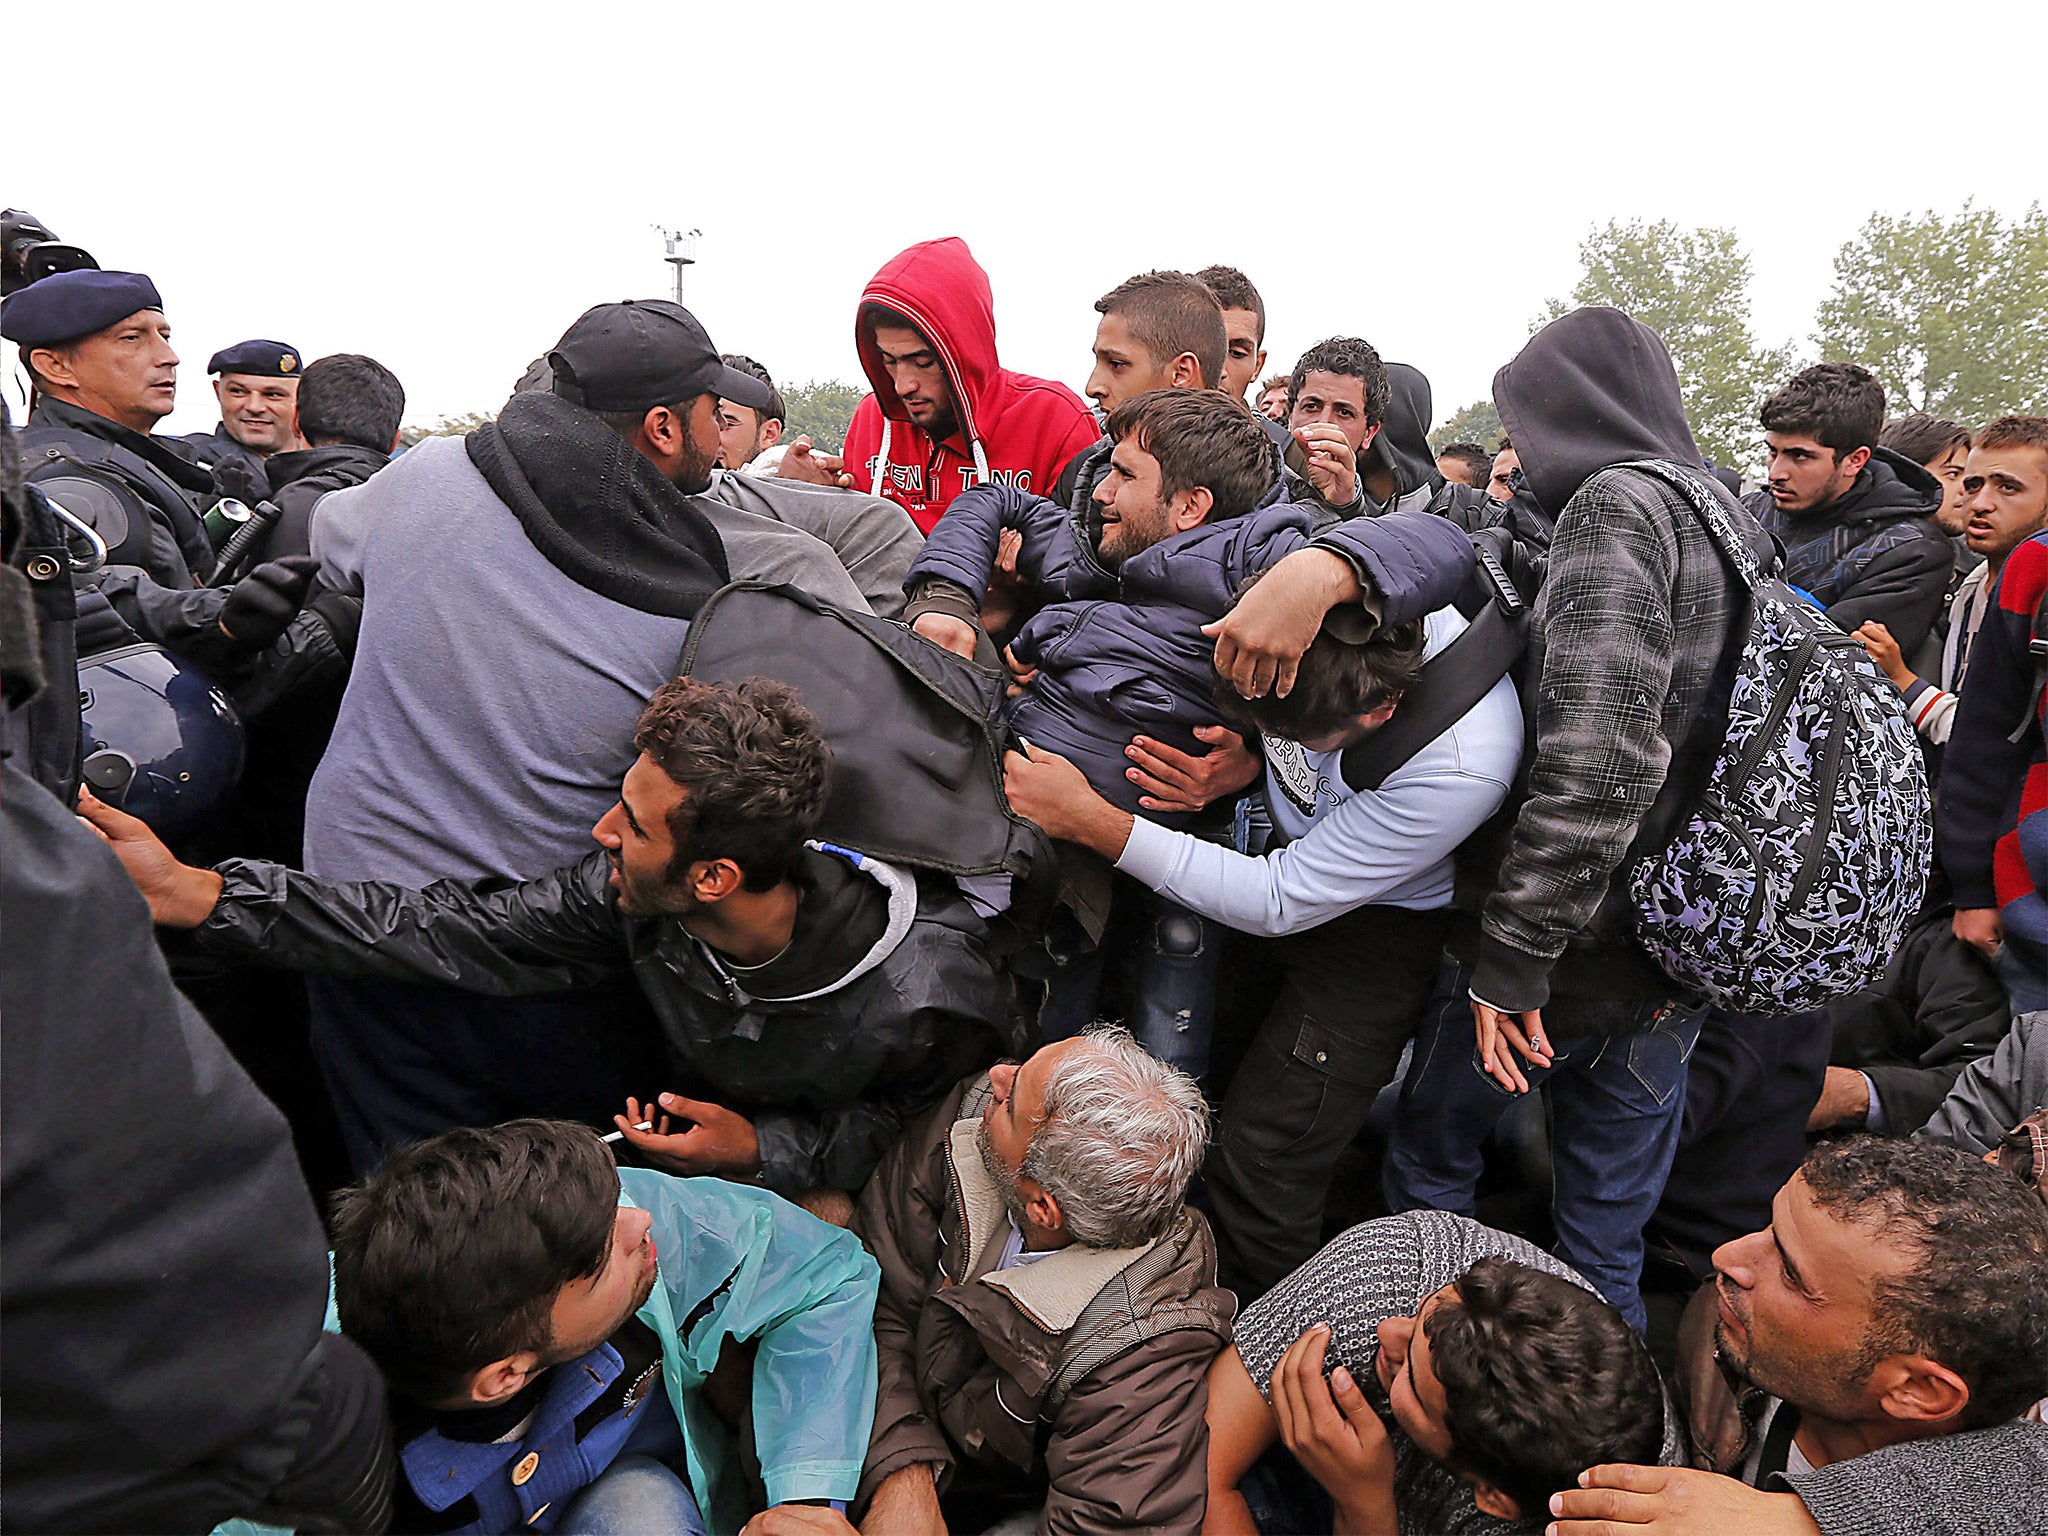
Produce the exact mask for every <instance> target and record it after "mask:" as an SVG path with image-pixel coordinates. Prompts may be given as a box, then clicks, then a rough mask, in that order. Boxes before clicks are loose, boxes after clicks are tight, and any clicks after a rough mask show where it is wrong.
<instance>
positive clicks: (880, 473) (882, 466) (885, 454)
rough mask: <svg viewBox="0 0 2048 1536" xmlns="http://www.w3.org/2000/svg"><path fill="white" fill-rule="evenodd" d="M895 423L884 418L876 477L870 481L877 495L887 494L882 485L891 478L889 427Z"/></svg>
mask: <svg viewBox="0 0 2048 1536" xmlns="http://www.w3.org/2000/svg"><path fill="white" fill-rule="evenodd" d="M894 425H895V423H893V422H892V421H890V420H889V418H888V417H887V416H884V417H883V418H882V446H881V447H880V448H879V449H877V450H876V452H875V477H874V478H873V479H872V480H870V481H869V482H868V485H869V486H870V487H871V488H872V489H873V492H874V494H875V495H877V496H881V495H885V494H886V492H884V491H883V489H882V487H883V486H884V485H885V484H887V483H888V479H889V429H890V428H891V427H892V426H894Z"/></svg>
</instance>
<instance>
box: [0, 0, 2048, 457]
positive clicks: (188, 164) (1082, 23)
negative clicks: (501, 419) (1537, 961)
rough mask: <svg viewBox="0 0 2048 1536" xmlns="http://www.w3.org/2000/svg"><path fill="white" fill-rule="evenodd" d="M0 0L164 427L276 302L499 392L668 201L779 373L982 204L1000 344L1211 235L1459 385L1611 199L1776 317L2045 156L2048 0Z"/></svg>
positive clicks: (1298, 296) (1231, 255) (1052, 337)
mask: <svg viewBox="0 0 2048 1536" xmlns="http://www.w3.org/2000/svg"><path fill="white" fill-rule="evenodd" d="M10 12H11V13H10V16H9V19H8V22H7V24H6V41H5V47H6V54H7V57H8V59H9V69H8V75H9V79H10V80H11V82H12V91H13V97H14V100H15V103H16V106H17V108H21V107H23V106H24V105H25V104H26V97H25V95H24V93H25V92H27V91H29V90H31V89H35V90H39V91H42V92H45V93H46V95H45V96H44V97H43V99H41V100H40V101H39V103H38V105H37V108H36V110H35V112H34V114H33V122H34V128H33V130H30V129H29V128H28V127H27V122H28V121H29V115H28V114H27V113H25V112H21V111H18V112H17V117H16V131H15V133H14V134H13V135H11V138H12V142H13V145H14V147H15V149H16V153H15V154H13V155H10V156H9V157H8V158H9V162H10V163H9V164H8V167H7V171H8V174H7V175H6V177H5V178H4V182H5V184H4V187H0V202H6V203H9V204H13V205H15V206H18V207H25V208H27V209H29V210H30V211H32V212H33V213H35V214H36V215H37V216H38V217H40V218H41V219H42V220H43V221H44V222H46V223H48V224H50V225H51V226H52V227H54V228H55V229H56V230H57V232H58V233H59V234H60V235H61V236H62V237H64V238H66V239H68V240H72V241H75V242H78V243H80V244H83V245H86V246H87V247H89V248H90V249H91V250H92V251H93V252H94V253H95V254H96V255H97V256H98V257H99V259H100V261H101V263H102V264H103V265H105V266H109V267H128V268H133V269H137V270H141V271H145V272H148V273H150V274H151V275H152V276H153V277H154V278H155V279H156V282H157V284H158V286H159V288H160V289H161V290H162V292H163V294H164V298H165V303H166V307H167V310H168V313H169V315H170V318H171V320H172V323H173V325H174V327H175V341H176V344H177V345H178V347H179V350H180V352H181V354H182V356H183V358H184V369H183V372H182V374H181V388H180V392H179V405H178V410H177V414H176V415H175V416H174V417H173V418H172V420H171V422H170V423H169V425H170V427H171V428H173V429H175V430H181V431H182V430H193V429H200V428H204V427H206V426H208V425H210V424H211V422H212V421H213V419H214V416H213V413H212V410H211V396H210V395H209V393H208V391H207V388H206V380H205V375H204V369H205V363H206V358H207V356H208V354H209V353H211V352H212V351H213V350H214V349H215V348H217V347H220V346H223V345H226V344H228V343H230V342H234V341H239V340H242V339H244V338H247V337H251V336H270V337H276V338H278V339H280V340H284V341H287V342H290V343H291V344H293V345H295V346H297V347H299V348H300V349H301V350H302V351H303V352H304V354H305V355H306V356H307V357H308V358H313V357H318V356H320V355H321V354H323V353H327V352H335V351H358V352H368V353H370V354H371V355H373V356H375V357H377V358H379V359H381V360H382V361H384V362H385V363H387V364H388V365H390V366H391V367H392V368H393V369H394V370H396V371H397V373H398V375H399V377H400V378H401V379H402V380H403V381H404V383H405V386H406V390H407V394H408V397H409V399H408V408H407V419H408V420H410V421H416V422H423V421H428V420H431V419H433V418H435V417H438V416H441V415H446V414H454V413H458V412H463V411H471V410H484V409H494V408H495V407H496V406H497V405H498V404H499V403H501V402H502V400H503V398H504V396H505V395H506V393H507V392H508V390H509V388H510V386H511V383H512V381H513V379H514V378H515V377H516V376H517V375H518V373H519V372H520V370H521V369H522V368H523V367H524V366H525V364H526V363H527V361H528V360H529V359H531V358H532V357H533V356H535V355H536V354H537V353H540V352H542V351H545V350H546V349H547V347H548V346H549V345H550V344H551V343H552V342H553V340H554V338H555V337H556V336H557V335H559V334H560V332H561V330H562V329H563V327H564V326H565V325H567V324H568V322H569V321H570V320H572V319H574V318H575V316H576V315H577V314H579V313H580V312H581V311H582V310H583V309H584V308H586V307H587V306H589V305H590V304H592V303H596V302H600V301H603V300H607V299H620V298H628V297H643V296H651V295H660V294H663V293H665V292H666V282H667V268H666V267H665V266H664V265H663V264H662V261H661V254H662V248H661V242H660V239H659V237H658V236H657V235H656V234H655V232H654V230H653V229H652V228H651V227H650V226H652V225H654V224H655V223H657V222H661V223H668V224H680V225H681V226H683V227H685V228H687V227H690V226H696V227H699V228H701V229H702V230H703V231H704V240H703V244H702V249H701V263H700V265H699V266H698V267H697V268H695V269H694V272H693V274H692V276H691V278H690V281H689V286H688V289H687V292H686V300H687V302H688V303H689V304H690V306H691V307H692V308H693V309H694V310H695V311H696V312H697V314H698V315H699V317H700V318H702V319H703V321H704V322H705V324H706V326H707V327H708V328H709V330H710V332H711V335H712V337H713V339H714V340H715V341H716V342H717V343H718V344H719V345H720V346H721V347H723V348H726V349H728V350H733V351H743V352H748V353H751V354H753V355H754V356H755V357H758V358H759V359H761V360H762V361H763V362H764V363H766V364H767V365H768V367H769V368H770V369H771V370H772V371H773V372H774V373H775V375H776V376H777V378H778V379H788V380H793V381H794V380H802V379H805V378H809V377H829V376H837V377H840V378H843V379H847V380H849V381H852V380H857V379H858V378H859V365H858V363H857V362H856V361H855V358H854V355H853V347H852V341H851V334H852V321H853V309H854V303H855V300H856V299H857V297H858V295H859V293H860V290H861V287H862V285H863V283H864V282H865V281H866V279H867V278H868V277H869V276H870V275H871V274H872V273H873V272H874V270H875V269H876V268H877V267H878V266H880V265H881V263H882V262H883V261H884V260H886V259H887V258H888V257H889V256H890V255H892V254H893V253H894V252H896V251H897V250H899V249H901V248H902V247H904V246H906V245H908V244H910V243H912V242H914V241H917V240H923V239H928V238H931V237H934V236H940V235H961V236H964V237H965V238H966V239H967V241H968V242H969V244H970V245H971V246H972V247H973V249H974V252H975V254H976V256H977V257H979V258H980V260H981V262H982V264H983V265H984V266H985V267H986V268H987V269H988V271H989V274H990V276H991V278H992V280H993V283H994V286H995V294H996V322H997V336H998V341H999V344H1000V347H1001V351H1002V356H1003V361H1004V363H1005V364H1006V365H1007V366H1009V367H1012V368H1020V369H1023V370H1025V371H1027V372H1032V373H1041V374H1046V375H1050V376H1052V377H1055V378H1059V379H1063V380H1065V381H1066V382H1068V383H1070V384H1072V385H1074V386H1075V387H1076V388H1078V387H1079V386H1080V385H1081V383H1082V382H1083V380H1084V379H1085V377H1086V373H1087V367H1088V350H1087V349H1088V342H1089V339H1090V337H1091V336H1092V334H1093V329H1094V319H1095V317H1094V315H1093V313H1092V312H1091V310H1090V305H1091V304H1092V303H1093V301H1094V300H1095V298H1096V297H1097V296H1098V295H1099V294H1101V293H1102V292H1104V291H1105V290H1107V289H1108V288H1110V287H1112V286H1114V285H1115V284H1116V283H1117V282H1119V281H1121V280H1122V279H1123V278H1124V277H1126V276H1128V275H1129V274H1130V273H1132V272H1134V271H1139V270H1142V269H1144V268H1147V267H1168V266H1177V267H1184V268H1188V269H1193V268H1196V267H1200V266H1203V265H1206V264H1207V263H1209V262H1212V261H1223V262H1229V263H1231V264H1234V265H1236V266H1239V267H1242V268H1243V269H1244V270H1245V271H1246V272H1247V273H1249V274H1250V275H1251V277H1252V279H1253V281H1254V282H1256V283H1257V284H1258V285H1259V287H1260V289H1261V290H1262V291H1263V292H1264V294H1265V296H1266V302H1267V306H1268V309H1269V312H1270V316H1271V328H1270V334H1269V336H1268V346H1269V348H1270V350H1271V353H1272V364H1273V366H1275V367H1278V366H1282V365H1284V364H1286V363H1288V362H1290V361H1291V360H1292V358H1293V357H1294V356H1295V355H1296V354H1297V353H1298V352H1299V351H1300V350H1301V349H1302V348H1304V347H1305V346H1307V345H1308V344H1309V343H1310V342H1313V341H1315V340H1317V339H1318V338H1320V337H1322V336H1325V335H1330V334H1335V333H1339V332H1347V333H1353V334H1357V335H1362V336H1364V337H1366V338H1368V339H1369V340H1371V341H1372V342H1373V343H1374V344H1375V345H1376V346H1378V347H1379V349H1380V351H1381V352H1382V353H1384V354H1385V355H1386V356H1388V357H1390V358H1397V359H1400V360H1403V361H1407V362H1412V363H1415V364H1417V365H1419V366H1420V367H1421V368H1423V369H1424V371H1426V372H1427V373H1428V374H1429V375H1430V377H1431V379H1432V380H1433V381H1434V383H1435V388H1436V402H1437V414H1438V418H1439V420H1441V419H1442V418H1443V417H1445V416H1447V415H1448V414H1449V413H1450V412H1451V411H1453V410H1455V409H1456V408H1457V407H1459V406H1460V405H1463V404H1465V403H1466V402H1468V401H1470V400H1472V399H1474V398H1475V397H1477V396H1479V395H1482V394H1484V393H1486V392H1487V390H1488V388H1489V385H1490V382H1491V379H1492V375H1493V371H1494V369H1495V368H1496V367H1497V366H1498V365H1499V364H1500V363H1501V362H1503V361H1505V360H1506V359H1507V358H1508V357H1509V356H1511V355H1512V353H1513V352H1514V350H1515V348H1516V347H1517V346H1519V344H1520V343H1521V341H1522V340H1523V339H1524V337H1525V335H1526V333H1527V328H1528V323H1529V321H1530V319H1531V317H1532V316H1534V315H1536V314H1537V313H1538V312H1539V311H1540V310H1541V308H1542V305H1543V302H1544V300H1545V299H1547V298H1549V297H1551V296H1552V295H1559V294H1563V293H1564V292H1566V291H1567V290H1568V289H1569V288H1570V286H1571V284H1572V283H1573V281H1574V280H1575V279H1576V277H1577V274H1578V263H1577V258H1576V251H1577V246H1578V243H1579V241H1580V239H1581V238H1582V237H1583V236H1584V235H1585V233H1586V231H1587V229H1588V227H1589V226H1591V225H1592V224H1594V223H1596V222H1598V221H1601V220H1604V219H1607V218H1615V217H1619V218H1627V217H1633V216H1641V217H1646V218H1671V219H1674V220H1677V221H1679V222H1680V223H1683V224H1728V225H1733V226H1734V227H1735V228H1736V229H1737V230H1738V231H1739V232H1740V234H1741V236H1742V239H1743V240H1744V242H1745V243H1746V245H1747V247H1748V249H1749V251H1750V252H1751V254H1752V255H1753V257H1754V259H1755V265H1756V282H1755V285H1754V288H1753V297H1754V300H1755V319H1756V322H1757V328H1758V331H1759V333H1760V334H1761V336H1762V338H1763V339H1764V340H1766V341H1770V342H1777V341H1783V340H1786V339H1789V338H1795V337H1796V338H1802V339H1803V338H1804V337H1805V335H1806V333H1807V332H1808V331H1809V330H1810V329H1811V325H1812V316H1813V311H1814V307H1815V305H1816V304H1817V303H1818V301H1819V300H1820V299H1821V297H1822V296H1823V295H1824V294H1825V292H1826V290H1827V287H1828V282H1829V275H1830V267H1829V263H1830V260H1831V258H1832V257H1833V255H1834V252H1835V250H1836V249H1837V248H1838V246H1839V245H1840V244H1841V242H1842V241H1843V240H1845V239H1847V238H1848V237H1849V236H1850V235H1852V234H1853V233H1854V232H1855V230H1856V229H1857V227H1858V226H1859V225H1860V224H1861V223H1862V222H1863V220H1864V219H1865V218H1866V217H1868V215H1869V214H1870V213H1871V212H1872V211H1873V210H1884V211H1886V212H1892V213H1903V212H1915V211H1920V210H1923V209H1927V208H1936V209H1940V210H1943V211H1950V210H1953V209H1955V208H1957V207H1960V206H1961V204H1962V202H1963V200H1964V199H1965V198H1966V197H1974V198H1975V199H1976V201H1977V202H1978V203H1979V204H1980V205H1990V206H1992V207H1995V208H1998V209H1999V210H2001V211H2002V212H2005V213H2006V214H2008V215H2012V214H2017V213H2018V212H2020V211H2021V210H2022V209H2024V208H2025V206H2026V205H2027V204H2028V202H2030V201H2032V200H2034V199H2036V198H2043V199H2048V160H2044V158H2043V156H2042V153H2041V150H2042V146H2043V143H2044V141H2048V94H2044V89H2043V86H2042V60H2043V59H2044V57H2048V5H2042V4H2040V3H2039V0H1986V3H1971V0H1961V3H1953V4H1947V5H1942V6H1938V7H1937V6H1932V5H1926V4H1921V5H1915V6H1912V7H1906V6H1898V7H1887V6H1880V5H1875V4H1869V3H1863V4H1833V3H1828V4H1804V3H1800V0H1780V3H1772V4H1752V3H1746V0H1745V3H1719V4H1679V5H1657V4H1644V3H1635V4H1595V3H1581V4H1541V3H1525V4H1518V5H1495V4H1485V3H1465V4H1460V5H1455V6H1444V5H1428V4H1412V3H1411V4H1403V5H1388V4H1385V3H1371V4H1358V3H1355V0H1352V3H1334V4H1329V5H1307V4H1296V3H1292V0H1273V3H1267V4H1240V5H1233V6H1222V5H1214V4H1205V3H1183V4H1159V5H1136V4H1132V5H1124V4H1117V3H1114V0H1100V3H1092V4H1069V3H1065V0H1057V3H1053V0H1039V3H1032V4H1028V5H1017V6H991V5H939V4H933V3H930V0H925V3H923V4H919V5H914V6H883V5H880V4H876V3H872V0H854V3H839V4H822V5H814V4H810V3H806V0H796V3H769V4H751V5H749V4H731V3H727V4H721V5H718V6H715V7H713V6H706V5H702V4H690V3H683V4H674V3H671V4H639V3H600V0H581V3H574V4H567V5H551V6H545V7H543V6H539V5H533V4H519V3H514V4H508V5H495V6H487V5H454V4H436V3H432V0H419V3H414V4H411V5H395V4H387V3H382V0H358V3H352V4H348V5H345V6H344V5H335V4H327V5H319V4H315V5H294V4H282V3H274V4H271V5H269V6H263V5H251V4H248V3H246V0H244V3H242V4H238V5H233V6H229V5H224V4H211V3H191V0H188V3H184V4H180V5H177V6H169V7H167V6H163V5H146V6H145V5H135V4H129V3H125V0H119V3H108V0H100V3H95V4H92V5H84V4H76V3H74V4H42V5H30V4H26V3H24V4H20V5H16V6H13V7H11V8H10ZM95 49H97V50H99V52H98V53H97V54H95V53H94V50H95ZM38 57H42V58H44V59H46V60H48V59H55V60H61V61H62V62H61V64H60V65H58V66H56V67H52V68H47V69H46V68H36V67H30V66H31V61H32V60H34V59H36V58H38ZM32 82H41V83H40V84H39V85H32Z"/></svg>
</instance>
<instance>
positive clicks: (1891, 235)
mask: <svg viewBox="0 0 2048 1536" xmlns="http://www.w3.org/2000/svg"><path fill="white" fill-rule="evenodd" d="M1814 339H1815V340H1816V341H1817V342H1818V343H1819V344H1820V347H1821V354H1822V356H1823V357H1825V358H1827V359H1828V360H1829V361H1831V362H1851V363H1861V364H1862V365H1863V366H1864V367H1866V368H1868V369H1869V370H1870V371H1871V372H1872V373H1874V374H1876V375H1877V376H1878V378H1879V379H1880V380H1881V381H1882V382H1883V384H1884V388H1885V394H1886V395H1887V396H1888V397H1889V403H1890V407H1891V414H1892V415H1894V416H1904V415H1907V414H1909V413H1911V412H1913V411H1925V412H1927V413H1928V414H1929V415H1933V416H1947V417H1951V418H1953V419H1954V420H1957V421H1961V422H1964V423H1967V424H1969V425H1973V426H1976V425H1982V424H1983V423H1984V422H1987V421H1991V420H1993V419H1995V418H1997V417H1999V416H2009V415H2029V416H2031V415H2039V414H2042V413H2043V412H2044V411H2048V215H2044V214H2043V213H2042V211H2041V205H2040V204H2039V203H2035V204H2034V205H2033V206H2032V207H2030V208H2028V210H2027V211H2026V213H2025V214H2023V215H2022V216H2021V217H2020V218H2019V219H2018V220H2016V221H2015V222H2014V223H2012V224H2010V225H2008V224H2006V223H2005V222H2004V221H2003V220H2001V219H2000V218H1999V216H1998V215H1997V214H1996V213H1995V212H1993V211H1992V210H1991V209H1988V208H1973V207H1971V206H1970V205H1969V204H1968V203H1965V204H1963V207H1962V211H1961V212H1959V213H1957V214H1956V215H1955V216H1954V217H1953V218H1946V219H1945V218H1943V217H1942V216H1941V215H1939V214H1937V213H1932V212H1929V213H1927V214H1925V215H1923V216H1922V217H1920V218H1917V219H1916V218H1913V217H1912V216H1910V215H1907V216H1904V217H1900V218H1892V217H1889V216H1887V215H1885V214H1881V213H1880V214H1872V215H1871V217H1870V220H1869V222H1868V223H1866V224H1865V225H1864V226H1863V228H1862V229H1861V230H1860V231H1858V233H1857V235H1856V238H1855V239H1853V240H1851V241H1849V242H1848V243H1847V244H1846V245H1844V246H1843V247H1842V249H1841V251H1840V253H1839V254H1837V255H1836V257H1835V285H1834V290H1833V292H1832V293H1830V294H1829V296H1828V298H1827V300H1826V301H1825V302H1824V303H1823V304H1822V305H1821V307H1820V315H1819V326H1818V329H1817V331H1816V332H1815V336H1814Z"/></svg>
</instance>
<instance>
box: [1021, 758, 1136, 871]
mask: <svg viewBox="0 0 2048 1536" xmlns="http://www.w3.org/2000/svg"><path fill="white" fill-rule="evenodd" d="M1003 792H1004V793H1005V794H1007V795H1008V796H1009V797H1010V809H1011V810H1013V811H1015V812H1016V813H1017V814H1018V815H1019V816H1022V817H1023V818H1024V819H1025V820H1026V821H1035V822H1037V823H1038V825H1039V826H1040V828H1042V829H1043V830H1044V832H1045V835H1046V836H1047V837H1052V838H1057V839H1059V840H1060V841H1062V842H1068V843H1079V844H1080V845H1081V846H1082V847H1084V848H1093V849H1094V850H1095V851H1096V852H1097V853H1099V854H1101V855H1102V856H1103V857H1104V858H1105V859H1115V858H1117V857H1119V856H1120V855H1121V854H1122V853H1123V851H1124V844H1125V843H1127V842H1129V841H1130V840H1131V824H1132V822H1133V821H1134V820H1135V819H1136V818H1134V817H1133V816H1132V815H1131V813H1130V812H1129V811H1120V810H1118V809H1117V808H1116V807H1115V806H1113V805H1111V804H1110V803H1109V802H1108V801H1107V800H1105V799H1103V798H1102V796H1100V795H1098V794H1097V793H1095V790H1094V789H1093V787H1091V786H1090V784H1089V783H1088V780H1087V778H1086V776H1085V775H1083V774H1082V772H1081V770H1080V769H1078V768H1076V767H1075V766H1074V765H1073V764H1072V763H1070V762H1068V761H1067V760H1066V759H1065V758H1064V757H1061V756H1060V755H1059V753H1057V752H1048V751H1046V750H1045V748H1043V747H1034V746H1031V745H1029V744H1028V743H1027V744H1026V746H1025V748H1024V750H1023V751H1022V752H1005V753H1004V754H1003Z"/></svg>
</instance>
